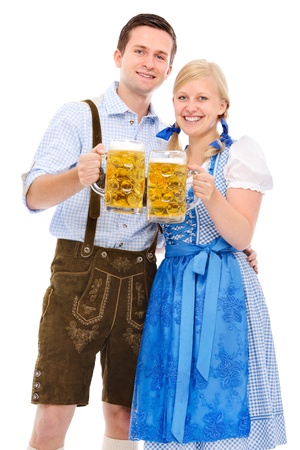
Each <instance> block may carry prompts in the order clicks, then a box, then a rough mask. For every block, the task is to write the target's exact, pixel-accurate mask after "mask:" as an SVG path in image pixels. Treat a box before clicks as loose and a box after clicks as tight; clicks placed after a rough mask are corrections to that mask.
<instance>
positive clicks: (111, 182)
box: [91, 139, 145, 214]
mask: <svg viewBox="0 0 300 450" xmlns="http://www.w3.org/2000/svg"><path fill="white" fill-rule="evenodd" d="M105 158H106V176H105V187H104V189H102V188H100V187H99V186H98V185H97V183H93V184H92V185H91V187H92V189H93V190H94V191H95V192H97V194H99V195H101V196H102V197H103V198H104V208H105V210H106V211H114V212H118V213H125V214H139V213H141V212H142V210H143V195H144V190H145V148H144V144H143V142H142V141H138V140H128V139H113V140H112V141H111V144H110V146H109V149H108V151H107V153H106V154H105Z"/></svg>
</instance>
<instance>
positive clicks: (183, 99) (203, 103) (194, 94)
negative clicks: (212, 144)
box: [173, 76, 227, 139]
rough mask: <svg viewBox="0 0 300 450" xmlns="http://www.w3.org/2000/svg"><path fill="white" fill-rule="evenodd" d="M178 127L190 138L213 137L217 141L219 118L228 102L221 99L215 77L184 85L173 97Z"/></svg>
mask: <svg viewBox="0 0 300 450" xmlns="http://www.w3.org/2000/svg"><path fill="white" fill-rule="evenodd" d="M173 104H174V110H175V116H176V122H177V124H178V126H179V127H180V128H181V129H182V130H183V132H184V133H186V134H187V135H188V136H198V135H199V136H202V137H203V136H205V135H207V136H211V135H212V138H213V139H215V134H216V130H217V124H218V118H219V116H220V115H222V114H223V113H224V112H225V110H226V108H227V102H226V101H225V100H224V99H221V98H220V96H219V92H218V89H217V84H216V82H215V80H214V78H213V77H211V76H209V77H205V78H202V79H199V80H194V81H190V82H188V83H186V84H184V85H183V86H182V87H181V88H180V89H179V90H178V91H177V92H175V94H174V97H173Z"/></svg>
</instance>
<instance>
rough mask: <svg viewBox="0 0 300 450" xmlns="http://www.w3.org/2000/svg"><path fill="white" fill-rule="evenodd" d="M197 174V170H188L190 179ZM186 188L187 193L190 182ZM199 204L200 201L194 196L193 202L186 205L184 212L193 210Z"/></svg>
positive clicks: (190, 185)
mask: <svg viewBox="0 0 300 450" xmlns="http://www.w3.org/2000/svg"><path fill="white" fill-rule="evenodd" d="M197 173H198V171H197V170H189V171H188V178H190V177H191V176H192V175H196V174H197ZM186 187H187V191H189V189H190V188H191V187H192V182H187V183H186ZM200 203H201V199H200V198H198V197H195V195H194V200H193V201H192V202H191V203H188V204H187V205H186V212H187V211H190V210H191V209H193V208H195V206H197V205H199V204H200Z"/></svg>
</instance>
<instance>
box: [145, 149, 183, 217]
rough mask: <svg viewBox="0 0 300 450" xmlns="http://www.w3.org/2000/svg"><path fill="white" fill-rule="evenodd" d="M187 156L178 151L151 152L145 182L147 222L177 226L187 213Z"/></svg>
mask: <svg viewBox="0 0 300 450" xmlns="http://www.w3.org/2000/svg"><path fill="white" fill-rule="evenodd" d="M186 179H187V167H186V154H185V152H183V151H180V150H178V151H177V150H169V151H152V152H151V153H150V159H149V168H148V181H147V219H148V220H150V221H151V222H169V223H180V222H183V221H184V219H185V213H186V201H185V196H186Z"/></svg>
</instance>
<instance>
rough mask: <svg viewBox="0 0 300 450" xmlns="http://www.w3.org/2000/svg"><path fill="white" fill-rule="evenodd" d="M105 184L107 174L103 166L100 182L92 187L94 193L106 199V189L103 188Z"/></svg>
mask: <svg viewBox="0 0 300 450" xmlns="http://www.w3.org/2000/svg"><path fill="white" fill-rule="evenodd" d="M104 182H105V172H104V170H103V168H102V166H101V167H100V174H99V178H98V180H97V181H96V183H92V184H91V185H90V186H91V188H92V189H93V191H94V192H96V194H99V195H101V197H104V195H105V189H104V188H103V187H101V186H104Z"/></svg>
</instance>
